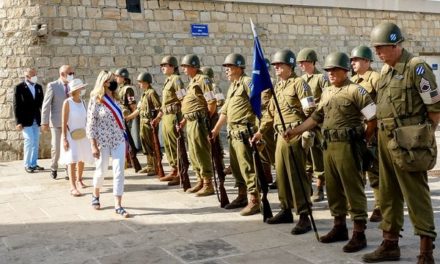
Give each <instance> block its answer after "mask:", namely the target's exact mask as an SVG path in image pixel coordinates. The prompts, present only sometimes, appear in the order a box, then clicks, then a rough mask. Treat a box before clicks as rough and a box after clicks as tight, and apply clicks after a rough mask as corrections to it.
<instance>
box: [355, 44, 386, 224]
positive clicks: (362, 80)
mask: <svg viewBox="0 0 440 264" xmlns="http://www.w3.org/2000/svg"><path fill="white" fill-rule="evenodd" d="M350 61H351V67H352V69H353V71H354V73H355V74H354V75H353V76H352V77H351V81H352V82H354V83H357V84H359V85H360V86H362V87H364V88H365V90H367V92H368V93H369V94H370V96H371V98H372V99H373V101H374V102H376V90H377V86H378V81H379V73H377V72H375V71H373V69H372V68H371V62H372V61H373V52H372V51H371V49H370V48H369V47H366V46H358V47H355V48H354V49H353V50H352V51H351V57H350ZM369 149H370V151H372V152H374V157H375V158H374V160H373V161H372V164H371V165H370V167H369V168H363V170H364V171H366V174H367V176H368V180H369V181H370V186H371V188H372V189H373V194H374V210H373V213H372V214H371V217H370V222H380V221H381V220H382V214H381V212H380V207H379V160H378V153H377V135H376V133H375V134H374V136H373V137H372V138H371V140H370V142H369Z"/></svg>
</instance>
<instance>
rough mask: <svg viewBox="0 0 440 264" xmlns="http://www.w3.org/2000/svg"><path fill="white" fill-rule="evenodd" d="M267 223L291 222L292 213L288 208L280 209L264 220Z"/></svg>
mask: <svg viewBox="0 0 440 264" xmlns="http://www.w3.org/2000/svg"><path fill="white" fill-rule="evenodd" d="M266 223H268V224H269V225H275V224H290V223H293V214H292V211H291V210H290V209H282V210H281V211H279V212H278V213H277V214H276V215H275V216H273V217H271V218H269V219H267V220H266Z"/></svg>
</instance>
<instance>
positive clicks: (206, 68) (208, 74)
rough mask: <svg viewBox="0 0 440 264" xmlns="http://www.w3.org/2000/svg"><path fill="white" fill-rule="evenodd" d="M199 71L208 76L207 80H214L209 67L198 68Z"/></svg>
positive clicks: (212, 72)
mask: <svg viewBox="0 0 440 264" xmlns="http://www.w3.org/2000/svg"><path fill="white" fill-rule="evenodd" d="M200 70H201V71H202V72H203V74H204V75H206V76H208V77H209V78H211V79H213V78H214V71H213V70H212V68H211V67H206V66H204V67H202V68H200Z"/></svg>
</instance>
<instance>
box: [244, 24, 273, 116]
mask: <svg viewBox="0 0 440 264" xmlns="http://www.w3.org/2000/svg"><path fill="white" fill-rule="evenodd" d="M251 28H252V32H253V33H254V61H253V67H252V87H251V94H250V96H249V100H250V102H251V106H252V110H253V111H254V114H255V115H256V116H257V117H258V118H261V92H262V91H264V90H266V89H269V88H271V89H273V86H272V80H271V79H270V75H269V70H268V69H267V66H266V61H265V60H264V55H263V50H262V49H261V46H260V41H259V40H258V36H257V32H256V31H255V25H254V23H252V20H251Z"/></svg>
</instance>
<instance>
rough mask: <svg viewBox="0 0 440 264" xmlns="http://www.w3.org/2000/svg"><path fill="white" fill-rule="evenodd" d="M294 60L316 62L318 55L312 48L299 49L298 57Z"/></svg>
mask: <svg viewBox="0 0 440 264" xmlns="http://www.w3.org/2000/svg"><path fill="white" fill-rule="evenodd" d="M296 61H299V62H301V61H310V62H316V61H318V55H316V52H315V51H314V50H312V49H309V48H305V49H302V50H300V51H299V53H298V57H297V58H296Z"/></svg>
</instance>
